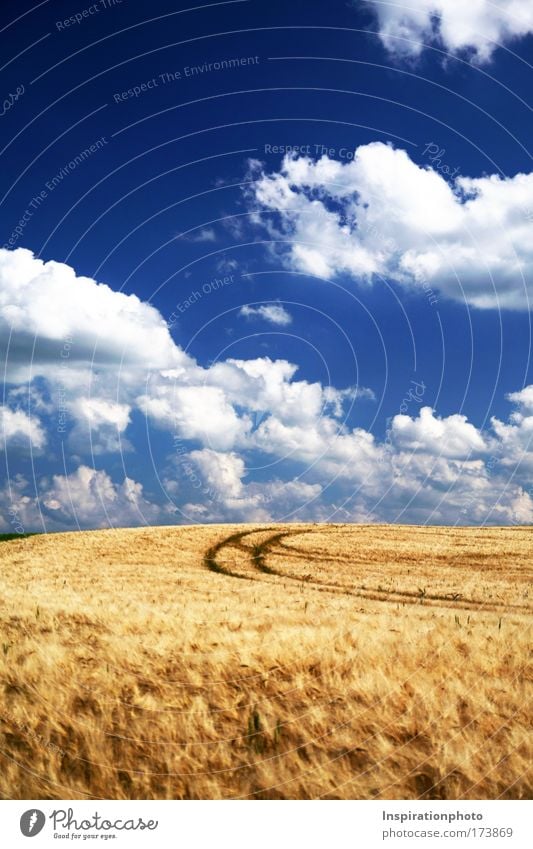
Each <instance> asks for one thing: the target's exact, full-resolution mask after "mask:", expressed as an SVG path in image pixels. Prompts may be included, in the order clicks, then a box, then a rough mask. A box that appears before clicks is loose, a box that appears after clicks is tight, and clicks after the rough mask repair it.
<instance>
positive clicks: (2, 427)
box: [0, 405, 46, 451]
mask: <svg viewBox="0 0 533 849" xmlns="http://www.w3.org/2000/svg"><path fill="white" fill-rule="evenodd" d="M8 443H9V444H10V445H12V444H22V445H24V446H27V445H28V443H29V444H31V446H32V448H33V450H37V451H38V450H40V449H41V448H44V446H45V444H46V434H45V432H44V430H43V427H42V425H41V423H40V421H39V419H38V418H36V417H35V416H29V415H27V414H26V413H25V412H24V411H23V410H11V409H10V408H9V407H6V406H2V405H0V445H1V446H2V448H4V449H5V448H6V446H7V444H8Z"/></svg>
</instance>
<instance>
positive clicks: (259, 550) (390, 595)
mask: <svg viewBox="0 0 533 849" xmlns="http://www.w3.org/2000/svg"><path fill="white" fill-rule="evenodd" d="M272 530H274V528H259V529H257V528H256V529H253V530H247V531H239V532H237V533H234V534H231V535H230V536H229V537H225V538H224V539H222V540H220V541H219V542H218V543H216V544H215V545H213V546H211V548H209V549H208V551H207V552H206V553H205V555H204V563H205V565H206V566H207V568H208V569H210V571H212V572H216V573H218V574H222V575H226V576H228V577H232V578H240V579H245V580H251V581H257V580H259V581H260V580H261V579H260V578H259V575H257V574H256V575H255V576H254V574H253V573H251V574H245V573H239V572H234V571H233V570H230V569H228V568H227V567H226V566H224V565H222V564H221V563H220V562H219V559H218V556H219V554H220V552H221V551H223V550H224V549H225V548H227V547H230V548H235V549H238V550H239V551H241V552H246V553H247V554H248V555H249V556H250V561H249V564H248V565H249V566H251V567H252V569H255V570H256V573H257V572H259V573H262V574H263V575H265V576H266V575H269V576H275V577H277V578H280V579H282V580H288V581H292V582H294V583H297V584H300V585H302V584H304V585H305V586H306V587H307V588H308V589H310V590H314V591H315V592H328V593H332V594H334V595H345V596H353V597H356V598H361V599H366V600H369V601H379V602H385V603H388V604H396V605H397V604H404V605H405V604H411V605H419V606H424V607H441V608H445V609H452V610H468V611H480V612H489V613H490V612H496V613H497V612H500V613H501V612H503V611H508V612H514V613H526V612H531V611H530V608H529V606H528V605H523V604H508V603H505V602H496V601H481V600H478V599H472V598H455V597H454V595H455V594H453V593H447V594H444V595H439V594H437V593H427V592H414V591H412V590H382V589H376V588H371V587H369V588H367V587H364V586H361V587H357V588H355V589H349V588H348V587H346V586H343V585H342V584H339V583H335V582H334V581H321V580H320V579H318V578H311V577H308V576H305V577H304V578H299V577H297V576H295V575H290V574H288V573H287V572H282V571H280V570H279V569H275V568H274V567H272V566H270V565H269V563H268V562H267V557H268V555H269V554H276V553H277V554H278V555H279V554H281V555H282V556H285V555H286V554H287V549H286V548H285V546H284V543H283V540H285V539H287V538H288V537H292V536H297V535H300V534H309V533H312V530H311V529H309V528H306V529H301V530H300V529H299V530H289V531H281V532H280V531H278V532H276V533H274V534H272V536H270V537H268V538H267V539H266V540H263V541H262V542H259V543H254V544H252V545H247V544H246V542H245V540H246V539H247V538H248V537H250V536H253V535H254V534H265V533H268V532H269V531H272ZM321 530H322V531H323V528H322V529H321ZM275 546H279V548H281V551H278V552H275V551H274V550H273V549H274V548H275ZM293 551H295V552H298V554H299V553H300V552H301V553H302V555H303V556H302V557H296V558H294V555H292V557H293V559H299V560H304V559H305V557H307V556H308V552H306V551H305V550H302V549H293ZM316 553H318V552H316ZM327 559H328V560H330V558H329V557H327ZM333 559H335V558H333ZM312 565H320V560H318V561H314V562H313V563H312Z"/></svg>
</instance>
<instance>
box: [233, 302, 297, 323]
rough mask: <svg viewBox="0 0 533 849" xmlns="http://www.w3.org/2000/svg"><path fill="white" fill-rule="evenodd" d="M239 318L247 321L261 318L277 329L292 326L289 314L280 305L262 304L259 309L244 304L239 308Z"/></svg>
mask: <svg viewBox="0 0 533 849" xmlns="http://www.w3.org/2000/svg"><path fill="white" fill-rule="evenodd" d="M239 316H241V318H248V319H254V318H261V319H263V320H264V321H268V322H269V323H270V324H277V325H278V327H287V326H288V325H289V324H292V316H291V314H290V313H289V312H288V311H287V310H286V309H285V307H282V306H281V304H262V305H261V306H259V307H251V306H250V305H249V304H246V305H245V306H243V307H241V308H240V310H239Z"/></svg>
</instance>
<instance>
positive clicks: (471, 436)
mask: <svg viewBox="0 0 533 849" xmlns="http://www.w3.org/2000/svg"><path fill="white" fill-rule="evenodd" d="M391 438H392V440H393V441H394V444H395V446H396V447H397V448H398V449H400V450H404V451H426V452H429V453H432V454H437V453H438V454H439V456H440V457H450V458H455V459H461V458H467V457H469V456H470V455H471V454H472V453H478V452H483V451H486V450H487V445H486V444H485V442H484V440H483V437H482V435H481V434H480V433H479V431H478V430H477V429H476V428H475V427H474V425H472V424H470V422H468V421H467V418H466V416H461V415H459V414H455V415H452V416H448V418H445V419H442V418H439V417H438V416H435V411H434V410H432V409H431V407H422V409H421V410H420V414H419V416H418V418H416V417H415V418H411V417H410V416H406V415H398V416H395V417H394V418H393V420H392V425H391Z"/></svg>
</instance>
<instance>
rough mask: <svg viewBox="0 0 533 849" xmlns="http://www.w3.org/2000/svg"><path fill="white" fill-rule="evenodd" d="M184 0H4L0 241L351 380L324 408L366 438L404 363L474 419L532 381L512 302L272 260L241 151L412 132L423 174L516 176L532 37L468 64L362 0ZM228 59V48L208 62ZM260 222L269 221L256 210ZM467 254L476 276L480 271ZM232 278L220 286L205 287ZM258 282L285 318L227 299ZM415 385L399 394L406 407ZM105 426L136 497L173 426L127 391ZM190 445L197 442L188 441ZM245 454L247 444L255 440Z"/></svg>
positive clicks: (525, 317)
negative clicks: (398, 46)
mask: <svg viewBox="0 0 533 849" xmlns="http://www.w3.org/2000/svg"><path fill="white" fill-rule="evenodd" d="M192 5H193V4H192V3H191V4H187V3H176V2H170V0H168V2H166V0H152V2H150V3H149V4H146V3H144V2H138V0H137V2H135V0H122V2H119V0H115V2H113V0H106V2H105V3H104V2H102V0H99V2H97V3H93V4H91V3H90V2H89V0H76V2H73V0H57V1H55V2H41V3H34V2H32V3H30V2H28V0H22V2H19V1H18V0H17V2H15V0H4V2H3V3H2V6H1V10H0V38H1V39H2V57H3V63H2V68H1V69H0V80H1V92H2V95H1V96H2V97H3V98H8V97H9V96H10V94H12V93H15V92H16V91H17V90H18V91H19V92H20V95H19V96H18V98H17V99H16V100H14V102H13V103H11V104H10V106H9V108H8V109H7V110H5V112H4V114H3V115H2V117H1V123H0V129H1V164H2V167H1V169H0V183H1V186H0V189H1V192H0V197H1V226H2V234H3V235H2V240H1V242H2V243H3V244H5V243H8V240H9V238H10V237H12V236H13V233H14V232H15V228H16V227H17V225H18V224H19V222H20V220H21V218H22V217H23V216H24V214H25V213H26V212H27V211H28V210H31V214H30V215H29V216H27V218H28V220H27V221H25V223H24V226H23V228H22V233H20V234H18V235H16V237H15V239H14V241H12V242H11V243H10V244H9V247H10V248H11V249H15V248H27V249H30V250H31V251H32V252H33V253H34V254H35V256H37V257H39V258H41V259H42V260H45V261H48V260H55V261H57V262H64V263H67V264H68V265H70V266H71V267H72V268H73V269H74V270H75V272H76V273H77V274H78V275H83V276H87V277H90V278H93V279H94V280H96V281H98V282H101V283H106V284H108V285H109V286H110V287H111V289H113V290H115V291H123V292H125V293H127V294H131V295H136V296H137V297H138V298H139V299H141V300H142V301H145V302H149V303H151V304H152V305H153V306H154V307H156V308H157V310H158V311H159V312H160V314H161V315H162V317H163V318H164V319H165V320H168V319H169V317H170V316H171V315H172V314H174V317H175V319H176V320H175V321H173V322H171V324H172V326H171V333H172V337H173V339H174V341H175V342H176V344H177V345H178V346H180V347H181V348H183V349H185V350H186V351H187V352H188V353H189V354H190V355H191V356H192V357H194V358H195V359H196V360H197V362H198V363H199V365H200V366H202V367H208V366H209V365H211V364H212V363H213V362H218V361H225V360H227V359H228V358H235V359H242V360H250V359H253V358H256V357H270V358H271V359H272V360H276V359H285V360H288V361H289V362H291V363H294V364H295V365H297V366H298V371H297V373H296V377H297V378H298V379H301V380H306V381H309V382H311V383H312V382H315V381H319V382H320V383H322V384H323V385H325V386H327V385H330V384H331V385H333V386H335V387H337V388H338V389H344V388H347V387H354V386H356V385H357V386H359V387H366V388H367V389H369V390H371V391H372V392H373V393H374V396H375V398H374V399H372V398H370V397H363V398H361V399H360V400H358V401H357V402H356V403H355V404H354V405H353V407H351V408H350V406H349V405H347V407H346V413H347V418H346V420H345V423H346V426H347V427H349V428H350V429H352V428H362V429H364V430H365V431H370V432H371V433H372V434H373V435H374V436H375V438H376V439H378V440H382V439H384V438H385V435H386V432H387V428H388V427H389V425H390V421H391V418H392V417H394V416H395V415H397V414H398V413H399V411H400V406H401V404H402V399H404V397H405V395H406V394H407V393H408V392H409V389H410V387H411V386H412V385H413V381H417V382H421V383H423V385H424V387H425V389H424V397H423V403H424V405H428V406H430V407H432V408H434V409H435V410H436V411H437V414H438V415H439V416H441V417H447V416H451V415H453V414H462V415H465V416H466V417H467V418H468V420H469V422H471V423H472V424H473V425H475V426H476V427H477V428H480V429H484V428H489V427H490V420H491V417H493V416H495V417H497V418H498V419H502V420H507V418H508V417H509V414H510V411H511V405H510V402H509V400H507V399H506V395H507V394H508V393H511V392H519V391H520V390H522V389H523V387H525V386H526V385H528V383H530V382H532V375H531V368H530V349H531V321H530V312H529V310H528V309H523V308H519V309H514V308H513V309H503V310H498V309H494V308H489V309H479V308H476V306H473V305H472V303H467V302H465V301H463V302H461V300H460V299H452V298H450V297H448V296H447V295H446V293H441V292H439V287H438V285H435V286H434V289H435V292H436V298H435V301H434V302H431V299H430V298H428V297H427V295H425V294H424V292H420V290H416V289H415V288H409V286H406V285H402V283H401V281H400V282H398V279H395V278H394V276H392V275H391V276H390V277H387V276H386V275H384V276H383V275H382V276H381V277H380V276H376V277H375V278H374V279H373V281H372V282H370V281H369V280H368V279H366V280H365V279H364V277H361V278H360V279H357V277H354V276H353V275H348V274H343V273H342V272H340V273H338V274H336V275H334V276H332V277H331V278H330V279H329V280H325V279H317V277H315V276H313V275H311V274H309V273H306V272H305V270H302V269H298V268H295V267H294V266H292V267H291V265H290V262H288V260H287V256H288V254H287V250H288V247H287V243H283V242H282V241H280V242H278V243H276V244H277V247H276V246H275V245H274V243H272V242H271V238H272V234H271V232H269V231H268V230H267V229H266V227H264V226H261V224H260V223H259V221H258V217H259V213H258V212H257V209H256V208H255V207H254V205H253V203H252V202H251V200H250V197H251V188H250V185H251V184H250V180H252V179H254V173H255V174H257V173H258V169H259V170H260V168H259V165H257V164H256V166H255V168H256V170H255V172H254V170H253V168H252V169H251V168H250V163H249V160H257V161H259V162H260V163H263V165H262V167H263V170H264V171H265V172H266V173H274V172H279V171H280V169H281V167H282V159H283V155H282V153H280V152H279V151H278V152H275V151H276V148H280V147H282V146H286V145H298V146H308V150H309V151H310V153H311V158H312V159H314V160H317V159H318V158H319V156H320V154H321V153H326V152H327V151H329V155H330V158H331V159H333V160H336V161H341V162H343V163H347V162H348V161H349V157H350V155H353V151H354V150H355V149H356V148H359V147H360V146H364V145H368V144H369V143H371V142H382V143H389V144H391V145H392V146H394V148H401V149H403V150H405V151H406V152H407V154H408V155H409V157H410V158H411V160H412V161H413V162H414V163H416V164H417V165H419V166H422V167H431V166H432V161H431V159H430V156H429V155H428V152H427V149H428V146H429V145H433V146H436V147H437V148H438V149H439V151H440V153H439V164H440V165H444V166H446V169H445V171H446V170H447V171H448V173H450V172H453V173H454V174H455V175H460V176H464V177H473V178H480V177H484V176H487V175H499V176H500V177H501V178H504V179H508V178H512V177H514V176H515V175H516V174H518V173H520V172H521V173H524V174H529V173H530V172H531V170H532V166H531V159H532V156H531V149H530V140H531V138H532V137H533V114H532V110H531V106H530V94H531V79H532V77H531V66H530V65H529V62H531V60H532V59H533V37H532V36H531V35H527V34H526V35H525V36H523V37H520V38H516V39H514V40H512V41H511V42H509V43H508V44H505V45H504V46H503V47H501V48H499V49H497V50H496V51H495V52H494V53H493V55H492V58H491V60H490V61H488V62H483V63H482V62H475V61H471V57H470V55H469V53H468V51H458V52H456V53H453V52H447V51H446V49H445V46H444V45H443V44H442V43H440V42H438V41H433V42H432V43H431V44H430V45H429V46H428V47H427V48H426V49H424V50H423V51H422V52H421V54H420V55H419V56H418V57H417V58H413V57H407V58H405V57H403V58H402V57H398V56H397V55H392V54H391V52H390V50H387V49H386V47H385V45H384V43H383V41H382V39H380V37H379V33H378V21H377V18H376V15H375V12H374V9H373V8H372V6H371V5H370V4H367V3H365V2H353V3H350V2H347V0H328V2H327V3H326V2H323V1H322V0H314V2H313V0H295V2H292V3H290V4H289V3H286V2H282V0H269V2H263V0H244V1H243V2H240V1H239V2H226V3H224V2H221V3H212V4H201V3H198V5H197V6H196V7H194V8H192ZM91 9H92V11H90V10H91ZM76 15H78V16H80V18H81V19H79V20H76ZM68 19H70V21H69V23H68V24H67V23H66V22H67V20H68ZM235 58H238V59H239V60H241V59H245V60H247V64H242V65H241V66H239V67H237V68H227V69H222V70H215V69H213V68H212V69H211V70H209V63H212V64H214V63H217V62H222V61H224V60H226V61H227V60H230V59H235ZM191 68H196V69H197V72H196V73H194V72H191V70H190V69H191ZM199 68H203V71H200V70H198V69H199ZM135 87H138V88H137V91H136V92H135V91H134V89H135ZM139 89H141V90H139ZM98 140H100V142H99V146H98V149H96V150H95V151H94V152H93V153H91V155H90V156H89V157H87V158H86V160H85V161H84V162H83V164H81V165H80V166H79V167H76V168H74V169H69V168H68V163H69V162H71V161H72V160H74V158H75V157H76V156H77V155H79V154H80V153H81V152H82V151H83V150H86V149H87V148H89V147H90V146H91V145H94V144H95V143H97V142H98ZM272 148H274V151H273V150H272ZM433 164H434V163H433ZM61 174H63V176H62V177H61ZM58 175H59V177H60V179H59V180H58V181H57V185H53V184H51V181H53V180H54V177H56V176H58ZM447 179H450V178H448V177H447ZM50 185H52V189H50V188H49V187H50ZM39 196H40V203H39V204H38V205H37V206H34V207H32V206H31V204H32V199H33V198H36V197H39ZM437 202H438V201H436V203H437ZM437 213H438V210H437V209H436V210H435V214H437ZM267 221H271V222H272V225H274V224H276V225H277V224H279V222H278V221H277V220H276V218H275V215H272V214H266V213H265V214H264V216H263V225H264V224H265V223H266V222H267ZM479 274H480V275H482V276H483V275H486V286H487V289H490V287H491V286H492V281H491V280H490V275H489V273H488V272H487V271H486V270H484V269H483V268H480V270H479ZM230 275H233V277H232V280H231V283H230V284H229V285H222V286H217V284H215V285H213V282H212V281H214V280H223V279H224V278H227V277H229V276H230ZM203 287H204V288H203ZM205 287H207V288H208V289H209V294H208V295H207V294H206V293H205V291H204V289H205ZM195 292H196V293H198V292H200V295H201V297H199V298H198V297H195V295H194V293H195ZM191 296H192V301H193V302H192V303H187V302H188V301H190V300H191ZM261 303H263V304H264V303H268V304H282V305H284V307H285V309H286V310H287V311H288V312H289V313H290V316H291V319H292V321H291V323H290V324H288V325H286V326H283V325H280V324H279V325H276V324H273V323H271V322H270V323H269V322H261V321H259V320H254V319H252V320H250V319H246V318H243V317H242V315H239V311H240V309H241V307H242V306H243V305H244V304H247V305H252V306H254V305H255V306H256V307H257V306H260V305H261ZM149 365H150V364H149V363H147V366H149ZM13 385H15V384H13ZM11 388H12V385H11V384H10V383H9V382H8V389H11ZM368 395H370V393H368ZM420 406H421V404H420V402H419V401H417V402H412V401H411V403H410V404H409V410H408V412H409V415H410V416H415V415H417V414H418V412H419V407H420ZM126 436H127V438H128V440H129V442H130V443H132V444H134V445H135V446H136V448H135V450H134V451H130V452H126V455H125V456H127V457H128V459H127V466H128V468H127V473H128V475H129V476H130V477H132V478H133V479H134V480H137V481H141V482H143V485H144V487H145V491H146V492H148V493H149V494H150V495H151V496H153V497H154V498H156V497H157V495H158V493H160V492H161V490H160V484H159V483H158V478H163V477H166V478H168V474H169V473H168V468H167V469H166V471H165V472H164V473H163V471H161V470H162V468H163V467H164V466H165V464H168V462H169V455H170V452H171V447H172V446H171V438H170V436H169V434H168V433H166V434H159V435H157V433H156V435H155V438H154V433H153V432H152V433H149V432H148V431H147V425H146V420H145V417H144V416H143V415H142V414H141V413H140V412H139V410H136V411H135V412H133V413H132V415H131V422H130V425H129V430H128V432H127V434H126ZM147 440H148V442H147ZM60 441H61V440H59V441H58V437H57V434H56V433H53V432H52V433H51V434H50V437H49V441H48V445H49V448H48V451H45V452H44V453H43V455H42V457H41V459H40V461H39V462H40V464H41V469H42V471H43V474H45V475H48V477H49V478H50V476H52V475H53V474H59V473H60V472H61V473H63V472H69V473H70V472H72V471H73V470H74V469H75V468H76V466H77V464H78V463H79V462H80V458H81V459H83V457H82V454H81V451H80V450H79V446H78V447H75V446H74V445H71V446H70V447H69V448H68V449H67V459H66V465H65V460H64V457H65V452H64V451H63V450H62V451H61V452H59V442H60ZM148 443H150V450H151V451H152V454H151V455H150V454H149V453H148V451H149V448H148ZM189 447H190V449H191V450H199V449H200V448H201V447H202V445H201V442H199V441H198V440H196V439H194V438H192V439H191V441H190V446H189ZM13 451H14V452H15V453H14V454H13V459H12V461H11V466H10V472H9V474H10V475H12V474H13V473H14V472H16V471H17V470H19V469H20V471H21V472H22V473H24V474H25V475H28V469H29V466H28V462H29V461H28V459H27V458H25V457H24V453H23V451H22V449H20V448H16V449H15V448H14V449H13ZM489 453H490V452H489ZM245 460H246V463H247V464H248V465H250V463H252V464H253V465H257V464H258V460H257V457H256V456H255V454H254V452H253V451H248V452H245ZM84 462H85V461H84ZM94 462H95V465H96V467H98V468H100V469H105V470H106V471H107V472H108V473H109V474H110V475H111V477H112V479H113V480H114V481H115V482H116V481H117V480H118V479H119V478H120V470H121V469H123V468H124V460H123V458H122V457H121V456H120V455H119V454H117V453H115V454H114V453H113V452H109V453H108V454H107V455H105V452H104V454H103V455H102V454H101V455H99V458H96V460H95V461H94ZM291 462H292V461H291ZM32 463H33V460H32ZM32 468H33V466H32ZM154 468H155V469H157V470H158V474H154V471H153V470H154ZM288 470H289V467H287V471H286V472H285V473H282V472H281V471H280V470H279V469H278V471H277V473H276V479H278V478H280V479H284V480H287V479H288ZM290 471H291V474H292V473H295V474H298V469H297V466H296V465H295V466H294V467H293V466H290ZM301 474H302V478H303V479H306V480H309V481H311V478H309V476H308V477H307V478H306V477H305V475H306V474H307V473H305V472H303V471H302V472H301ZM117 475H118V477H117ZM264 479H265V473H263V472H258V473H257V480H258V481H261V480H264ZM187 484H189V485H190V484H191V481H190V480H189V481H188V482H187V481H186V482H185V484H184V486H185V489H186V487H187ZM163 489H164V487H163ZM184 491H185V490H184ZM167 495H168V493H167ZM167 495H166V496H165V497H167ZM188 495H190V493H188ZM343 497H344V496H343ZM373 497H377V496H376V494H375V493H374V495H373ZM340 500H342V499H341V498H340V496H339V501H340ZM391 509H396V508H391ZM421 517H422V514H421V513H414V514H413V516H412V520H414V521H419V520H421ZM88 521H89V523H90V522H91V521H93V520H88Z"/></svg>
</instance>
